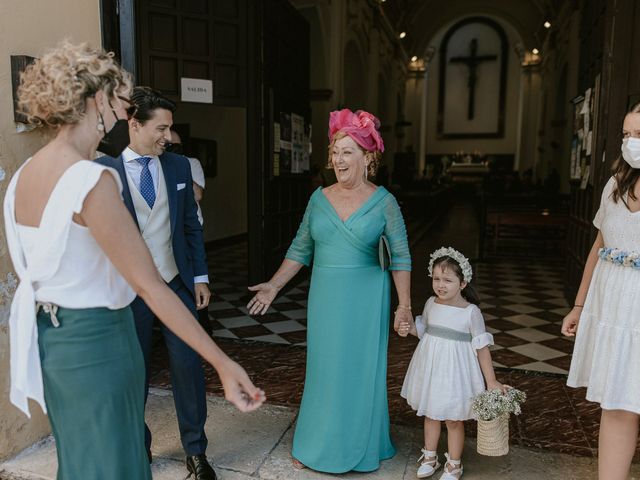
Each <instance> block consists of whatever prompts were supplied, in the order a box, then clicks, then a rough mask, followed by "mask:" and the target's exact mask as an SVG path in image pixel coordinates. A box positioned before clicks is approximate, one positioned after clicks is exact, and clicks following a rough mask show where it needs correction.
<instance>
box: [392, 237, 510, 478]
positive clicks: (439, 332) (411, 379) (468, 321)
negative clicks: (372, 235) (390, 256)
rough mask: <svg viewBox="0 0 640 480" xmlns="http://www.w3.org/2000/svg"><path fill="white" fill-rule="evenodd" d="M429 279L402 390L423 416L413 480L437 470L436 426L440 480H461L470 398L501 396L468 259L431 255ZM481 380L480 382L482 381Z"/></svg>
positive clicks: (448, 252)
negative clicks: (441, 443) (441, 444)
mask: <svg viewBox="0 0 640 480" xmlns="http://www.w3.org/2000/svg"><path fill="white" fill-rule="evenodd" d="M429 276H431V277H432V278H433V291H434V292H435V296H434V297H431V298H429V299H428V300H427V302H426V304H425V306H424V310H423V312H422V315H419V316H418V317H416V321H415V324H414V325H413V326H411V331H410V333H411V334H413V335H415V336H417V337H419V338H420V343H418V346H417V348H416V351H415V353H414V354H413V358H412V359H411V363H410V365H409V369H408V371H407V375H406V377H405V380H404V384H403V385H402V392H401V395H402V397H404V398H406V399H407V403H408V404H409V405H410V406H411V408H413V409H414V410H415V411H416V413H417V415H418V416H424V417H425V419H424V442H425V444H424V448H423V449H422V456H421V457H420V459H419V460H418V461H419V462H421V464H420V467H419V468H418V478H426V477H430V476H432V475H433V474H434V473H435V472H436V470H438V468H439V467H440V462H439V461H438V456H437V452H436V449H437V447H438V440H439V438H440V429H441V422H442V421H445V422H446V425H447V432H448V435H447V437H448V438H447V439H448V450H449V451H448V452H447V453H445V457H446V459H447V461H446V464H445V467H444V471H443V473H442V475H441V476H440V479H442V480H457V479H459V478H460V477H461V476H462V472H463V468H462V460H461V459H462V450H463V447H464V423H463V421H464V420H469V419H472V418H474V417H473V413H472V411H471V399H472V398H473V397H474V396H475V395H477V394H479V393H481V392H483V391H484V390H485V380H486V384H487V388H488V389H498V390H502V391H504V390H505V389H506V385H502V384H501V383H500V382H498V381H497V380H496V376H495V373H494V371H493V364H492V362H491V354H490V353H489V345H493V336H492V335H491V334H490V333H488V332H487V331H486V329H485V325H484V319H483V318H482V313H481V312H480V309H479V308H478V306H477V304H478V303H479V301H478V298H477V295H476V293H475V291H474V290H473V289H472V287H471V286H470V285H469V282H470V281H471V277H472V270H471V265H470V264H469V260H467V258H465V257H464V255H462V254H461V253H460V252H458V251H457V250H454V249H453V248H450V247H449V248H444V247H443V248H440V249H438V250H436V251H435V252H434V253H432V254H431V261H430V262H429ZM483 377H484V378H483Z"/></svg>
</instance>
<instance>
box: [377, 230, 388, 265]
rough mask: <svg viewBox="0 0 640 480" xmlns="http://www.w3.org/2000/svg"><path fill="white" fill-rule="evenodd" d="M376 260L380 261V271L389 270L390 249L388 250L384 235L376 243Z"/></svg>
mask: <svg viewBox="0 0 640 480" xmlns="http://www.w3.org/2000/svg"><path fill="white" fill-rule="evenodd" d="M378 260H379V261H380V268H381V269H382V271H383V272H384V271H386V270H389V265H391V249H390V248H389V241H388V240H387V237H385V236H384V235H382V236H380V241H379V242H378Z"/></svg>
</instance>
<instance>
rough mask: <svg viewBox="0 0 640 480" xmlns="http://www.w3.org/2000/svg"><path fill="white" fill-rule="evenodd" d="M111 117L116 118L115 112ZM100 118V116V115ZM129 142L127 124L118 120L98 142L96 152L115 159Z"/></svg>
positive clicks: (125, 121) (122, 120) (123, 120)
mask: <svg viewBox="0 0 640 480" xmlns="http://www.w3.org/2000/svg"><path fill="white" fill-rule="evenodd" d="M112 111H113V110H112ZM113 115H114V117H116V118H118V117H117V115H116V113H115V112H113ZM100 118H102V115H100ZM103 123H104V122H103ZM129 142H130V140H129V122H128V121H127V120H125V119H118V120H116V123H114V124H113V127H111V130H109V131H108V132H107V133H105V134H104V137H102V140H100V143H99V144H98V150H99V151H101V152H102V153H104V154H105V155H109V156H110V157H114V158H116V157H119V156H120V154H121V153H122V152H123V151H124V149H125V148H127V146H128V145H129Z"/></svg>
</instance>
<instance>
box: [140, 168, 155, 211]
mask: <svg viewBox="0 0 640 480" xmlns="http://www.w3.org/2000/svg"><path fill="white" fill-rule="evenodd" d="M150 161H151V157H140V158H136V162H138V163H139V164H140V165H142V173H141V174H140V194H141V195H142V198H144V199H145V201H146V202H147V205H149V208H153V204H154V203H155V201H156V190H155V188H154V187H153V177H152V176H151V171H150V170H149V162H150Z"/></svg>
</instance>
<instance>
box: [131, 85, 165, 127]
mask: <svg viewBox="0 0 640 480" xmlns="http://www.w3.org/2000/svg"><path fill="white" fill-rule="evenodd" d="M131 102H132V103H133V105H132V106H131V111H130V112H129V113H130V114H131V115H132V117H133V118H135V119H136V120H138V121H139V122H140V123H143V122H146V121H147V120H149V119H150V118H151V117H153V112H154V111H155V110H157V109H158V108H163V109H165V110H169V111H170V112H171V113H174V112H175V111H176V104H175V103H173V102H172V101H171V100H169V99H168V98H166V97H165V96H164V95H162V93H160V92H159V91H158V90H154V89H153V88H150V87H135V88H134V89H133V92H132V93H131Z"/></svg>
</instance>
